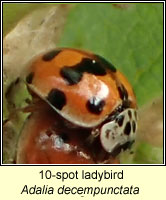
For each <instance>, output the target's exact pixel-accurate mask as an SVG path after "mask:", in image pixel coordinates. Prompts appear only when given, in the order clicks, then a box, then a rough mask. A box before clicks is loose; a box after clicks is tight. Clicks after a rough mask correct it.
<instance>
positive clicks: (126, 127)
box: [124, 122, 131, 135]
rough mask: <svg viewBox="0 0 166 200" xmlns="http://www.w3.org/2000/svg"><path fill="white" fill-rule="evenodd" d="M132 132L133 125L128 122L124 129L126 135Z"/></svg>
mask: <svg viewBox="0 0 166 200" xmlns="http://www.w3.org/2000/svg"><path fill="white" fill-rule="evenodd" d="M130 132H131V125H130V122H127V124H126V126H125V129H124V134H125V135H130Z"/></svg>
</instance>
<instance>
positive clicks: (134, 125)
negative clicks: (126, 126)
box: [132, 121, 136, 133]
mask: <svg viewBox="0 0 166 200" xmlns="http://www.w3.org/2000/svg"><path fill="white" fill-rule="evenodd" d="M132 127H133V132H134V133H135V131H136V123H135V121H132Z"/></svg>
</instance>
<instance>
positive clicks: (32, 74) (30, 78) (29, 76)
mask: <svg viewBox="0 0 166 200" xmlns="http://www.w3.org/2000/svg"><path fill="white" fill-rule="evenodd" d="M33 77H34V72H31V73H30V74H28V76H27V77H26V82H27V83H29V84H31V83H32V80H33Z"/></svg>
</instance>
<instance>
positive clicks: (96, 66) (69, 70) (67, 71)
mask: <svg viewBox="0 0 166 200" xmlns="http://www.w3.org/2000/svg"><path fill="white" fill-rule="evenodd" d="M85 72H87V73H89V74H94V75H98V76H104V75H106V70H105V68H104V67H103V66H102V65H101V64H100V63H99V62H97V61H96V60H92V59H90V58H84V59H82V61H81V62H80V63H78V64H76V65H75V66H72V67H67V66H64V67H63V68H62V69H61V71H60V74H61V76H62V77H63V78H64V79H65V81H66V82H67V84H68V85H74V84H77V83H78V82H79V81H80V80H81V79H82V76H83V73H85Z"/></svg>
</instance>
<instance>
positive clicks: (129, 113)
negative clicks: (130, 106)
mask: <svg viewBox="0 0 166 200" xmlns="http://www.w3.org/2000/svg"><path fill="white" fill-rule="evenodd" d="M128 115H129V118H130V119H131V117H132V114H131V110H128Z"/></svg>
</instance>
